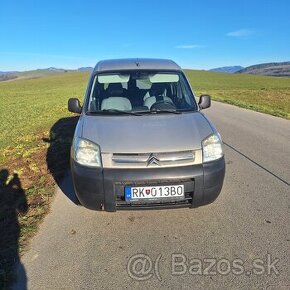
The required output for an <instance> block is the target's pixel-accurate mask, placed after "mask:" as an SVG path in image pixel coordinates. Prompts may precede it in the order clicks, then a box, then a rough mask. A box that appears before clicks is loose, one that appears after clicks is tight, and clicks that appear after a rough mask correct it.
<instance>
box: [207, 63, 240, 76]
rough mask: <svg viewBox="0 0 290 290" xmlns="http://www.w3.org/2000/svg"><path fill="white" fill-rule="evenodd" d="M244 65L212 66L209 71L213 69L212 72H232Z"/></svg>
mask: <svg viewBox="0 0 290 290" xmlns="http://www.w3.org/2000/svg"><path fill="white" fill-rule="evenodd" d="M243 68H244V67H242V66H240V65H235V66H223V67H217V68H213V69H210V70H209V71H214V72H222V73H230V74H233V73H235V72H237V71H239V70H241V69H243Z"/></svg>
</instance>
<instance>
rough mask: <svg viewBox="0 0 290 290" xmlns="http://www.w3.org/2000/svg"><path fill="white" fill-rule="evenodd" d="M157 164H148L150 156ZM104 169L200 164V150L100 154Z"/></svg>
mask: <svg viewBox="0 0 290 290" xmlns="http://www.w3.org/2000/svg"><path fill="white" fill-rule="evenodd" d="M152 155H153V156H155V157H156V158H157V159H158V160H159V162H158V165H157V164H148V160H149V158H150V156H151V157H152ZM102 161H103V167H104V168H153V167H178V166H186V165H192V164H201V163H202V151H201V149H199V150H195V151H180V152H161V153H113V154H112V153H102Z"/></svg>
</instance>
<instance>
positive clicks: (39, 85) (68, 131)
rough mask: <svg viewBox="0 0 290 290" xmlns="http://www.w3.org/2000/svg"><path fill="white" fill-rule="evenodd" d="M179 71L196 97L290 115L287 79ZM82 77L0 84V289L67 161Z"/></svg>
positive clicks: (73, 74) (84, 74)
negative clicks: (73, 104) (71, 101)
mask: <svg viewBox="0 0 290 290" xmlns="http://www.w3.org/2000/svg"><path fill="white" fill-rule="evenodd" d="M186 73H187V75H188V78H189V80H190V82H191V84H192V87H193V89H194V90H195V92H196V93H197V94H198V95H199V94H202V93H207V94H210V95H211V96H212V97H213V99H214V100H218V101H223V102H227V103H230V104H234V105H238V106H241V107H245V108H249V109H252V110H257V111H260V112H264V113H268V114H272V115H275V116H279V117H283V118H286V119H290V78H274V77H262V76H253V75H230V74H222V73H212V72H205V71H186ZM88 78H89V73H87V72H67V73H63V74H57V75H50V76H45V77H40V78H33V79H19V80H15V81H7V82H0V104H1V105H0V236H1V240H0V289H2V288H4V286H5V285H6V284H7V283H8V282H7V281H10V280H11V269H12V268H11V265H12V263H11V260H13V261H14V260H15V257H16V256H17V255H18V252H21V250H22V248H23V247H24V246H25V245H26V244H27V240H28V239H29V237H31V236H32V235H33V234H34V233H35V231H36V230H37V226H38V224H39V222H40V221H41V219H42V217H43V216H44V215H45V214H46V213H47V211H48V209H49V203H50V199H51V196H52V194H53V191H54V185H55V181H56V179H57V178H59V177H60V176H61V175H62V174H63V172H64V170H65V168H67V166H68V156H69V154H68V152H69V146H70V141H71V138H72V132H73V128H74V125H75V123H76V121H77V120H76V118H72V117H71V116H72V114H70V113H69V112H68V111H67V100H68V98H70V97H72V96H77V97H79V98H80V99H82V97H83V95H84V92H85V88H86V85H87V81H88ZM68 117H70V118H68ZM59 119H62V121H61V122H57V121H58V120H59ZM56 124H57V126H56ZM48 157H49V158H48ZM48 161H49V162H48ZM48 163H50V164H48ZM7 245H9V248H8V250H7ZM3 257H5V258H3ZM7 257H8V258H7ZM9 257H10V258H9ZM3 261H4V262H3ZM1 281H2V282H1ZM3 281H4V282H3ZM5 281H6V282H7V283H6V282H5ZM1 283H2V284H1ZM5 283H6V284H5ZM3 285H4V286H3Z"/></svg>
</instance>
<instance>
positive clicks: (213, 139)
mask: <svg viewBox="0 0 290 290" xmlns="http://www.w3.org/2000/svg"><path fill="white" fill-rule="evenodd" d="M202 155H203V162H209V161H213V160H216V159H219V158H221V157H222V156H223V149H222V141H221V138H220V136H219V135H217V134H213V135H210V136H208V137H207V138H206V139H204V140H203V141H202Z"/></svg>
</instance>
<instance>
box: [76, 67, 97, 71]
mask: <svg viewBox="0 0 290 290" xmlns="http://www.w3.org/2000/svg"><path fill="white" fill-rule="evenodd" d="M93 69H94V68H93V67H91V66H86V67H80V68H78V71H93Z"/></svg>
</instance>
